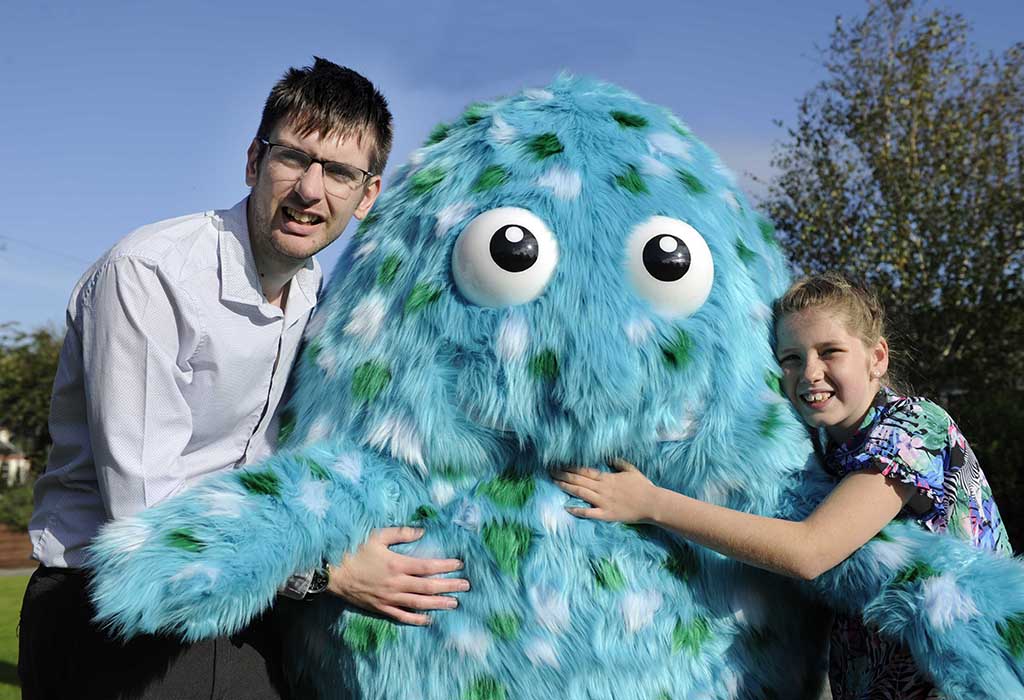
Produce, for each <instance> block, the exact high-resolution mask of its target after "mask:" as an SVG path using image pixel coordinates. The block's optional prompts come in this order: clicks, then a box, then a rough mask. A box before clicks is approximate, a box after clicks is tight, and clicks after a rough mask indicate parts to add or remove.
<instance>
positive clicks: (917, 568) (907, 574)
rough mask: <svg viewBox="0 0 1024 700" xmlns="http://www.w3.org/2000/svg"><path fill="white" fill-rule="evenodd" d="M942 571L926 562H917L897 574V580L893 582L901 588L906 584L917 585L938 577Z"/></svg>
mask: <svg viewBox="0 0 1024 700" xmlns="http://www.w3.org/2000/svg"><path fill="white" fill-rule="evenodd" d="M940 573H942V572H941V571H939V570H938V569H936V568H934V567H933V566H932V565H931V564H929V563H928V562H925V561H915V562H914V563H913V564H911V565H910V566H908V567H907V568H905V569H903V570H902V571H900V572H899V573H898V574H896V578H894V579H893V580H892V582H893V585H896V586H899V585H902V584H905V583H915V582H917V581H921V580H923V579H926V578H932V577H935V576H938V575H939V574H940Z"/></svg>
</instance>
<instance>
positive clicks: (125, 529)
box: [105, 496, 245, 552]
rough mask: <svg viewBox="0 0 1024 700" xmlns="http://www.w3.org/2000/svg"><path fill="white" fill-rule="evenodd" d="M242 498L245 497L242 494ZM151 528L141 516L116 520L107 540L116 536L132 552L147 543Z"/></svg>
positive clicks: (108, 527)
mask: <svg viewBox="0 0 1024 700" xmlns="http://www.w3.org/2000/svg"><path fill="white" fill-rule="evenodd" d="M241 498H245V497H244V496H242V497H241ZM150 532H151V530H150V527H149V525H147V524H146V523H144V522H142V521H141V520H140V519H139V518H129V519H127V520H120V521H114V522H112V523H111V524H110V525H107V529H106V532H105V535H106V538H105V539H107V541H109V540H110V539H111V538H112V537H113V538H116V542H117V548H118V550H120V551H122V552H132V551H135V550H136V549H138V548H139V547H141V546H142V545H144V544H146V540H147V539H148V538H149V534H150Z"/></svg>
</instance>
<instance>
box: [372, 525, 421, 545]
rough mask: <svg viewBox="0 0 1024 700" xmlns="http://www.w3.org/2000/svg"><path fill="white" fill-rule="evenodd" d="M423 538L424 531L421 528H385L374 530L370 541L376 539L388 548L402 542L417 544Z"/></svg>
mask: <svg viewBox="0 0 1024 700" xmlns="http://www.w3.org/2000/svg"><path fill="white" fill-rule="evenodd" d="M421 537H423V529H422V528H419V527H384V528H381V529H379V530H374V531H373V532H372V533H371V534H370V539H371V540H372V539H376V540H378V541H379V542H380V543H381V544H383V545H384V546H386V547H390V546H391V545H393V544H399V543H401V542H415V541H416V540H418V539H419V538H421Z"/></svg>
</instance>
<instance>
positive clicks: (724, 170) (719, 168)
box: [711, 158, 736, 186]
mask: <svg viewBox="0 0 1024 700" xmlns="http://www.w3.org/2000/svg"><path fill="white" fill-rule="evenodd" d="M711 167H712V168H714V170H715V172H716V173H718V174H719V176H721V178H722V179H723V180H725V181H726V182H728V183H729V184H730V185H733V186H735V184H736V175H735V173H733V171H732V170H730V169H729V168H728V167H726V165H725V163H723V162H722V161H721V160H719V159H718V158H715V159H714V162H713V163H712V165H711Z"/></svg>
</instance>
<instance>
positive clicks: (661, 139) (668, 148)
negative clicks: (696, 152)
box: [648, 131, 693, 161]
mask: <svg viewBox="0 0 1024 700" xmlns="http://www.w3.org/2000/svg"><path fill="white" fill-rule="evenodd" d="M648 142H649V143H650V144H651V150H652V151H655V152H660V153H664V154H666V155H670V156H674V157H676V158H681V159H682V160H686V161H689V160H692V159H693V155H692V154H691V153H690V144H688V143H687V142H686V141H683V140H682V139H681V138H679V137H678V136H676V135H675V134H670V133H669V132H667V131H661V132H658V133H657V134H651V137H650V138H649V139H648Z"/></svg>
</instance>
